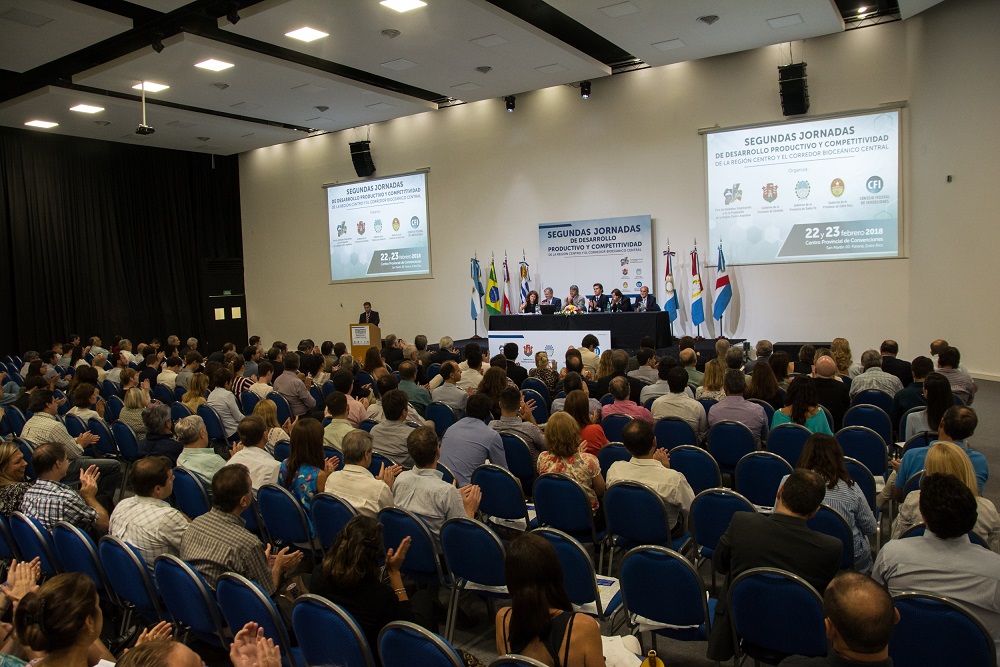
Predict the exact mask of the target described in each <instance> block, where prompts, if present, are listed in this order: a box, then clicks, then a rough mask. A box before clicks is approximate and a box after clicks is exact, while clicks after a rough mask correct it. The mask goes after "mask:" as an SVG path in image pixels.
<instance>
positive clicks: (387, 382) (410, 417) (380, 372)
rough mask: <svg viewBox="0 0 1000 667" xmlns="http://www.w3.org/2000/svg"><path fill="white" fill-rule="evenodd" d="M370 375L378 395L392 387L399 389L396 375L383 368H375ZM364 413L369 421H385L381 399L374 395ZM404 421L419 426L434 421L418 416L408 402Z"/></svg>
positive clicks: (431, 423)
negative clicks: (407, 410)
mask: <svg viewBox="0 0 1000 667" xmlns="http://www.w3.org/2000/svg"><path fill="white" fill-rule="evenodd" d="M372 377H374V378H375V386H376V387H377V388H378V394H379V396H385V395H386V394H388V393H389V392H390V391H392V390H393V389H399V381H398V380H397V379H396V375H395V374H394V373H390V372H389V371H387V370H385V369H384V368H377V369H375V373H374V374H373V376H372ZM366 414H367V416H366V417H365V418H366V419H369V420H371V421H376V422H383V421H385V411H384V410H383V409H382V400H381V399H380V398H376V397H374V396H373V397H372V398H370V399H369V403H368V408H367V413H366ZM406 421H408V422H410V423H411V424H417V425H419V426H424V425H430V426H433V425H434V422H431V421H427V420H426V419H424V418H423V417H421V416H420V413H419V412H417V409H416V408H415V407H413V403H410V404H409V413H408V414H407V415H406Z"/></svg>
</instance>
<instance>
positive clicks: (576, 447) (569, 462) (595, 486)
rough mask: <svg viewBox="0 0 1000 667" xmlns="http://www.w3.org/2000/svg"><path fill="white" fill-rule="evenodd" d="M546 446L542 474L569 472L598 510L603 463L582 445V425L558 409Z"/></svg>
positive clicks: (540, 461)
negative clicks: (584, 449)
mask: <svg viewBox="0 0 1000 667" xmlns="http://www.w3.org/2000/svg"><path fill="white" fill-rule="evenodd" d="M450 432H451V431H450V430H449V433H450ZM445 435H447V434H445ZM545 449H546V451H544V452H542V453H541V454H539V455H538V463H537V469H538V474H539V475H543V474H545V473H547V472H561V473H565V474H567V475H569V476H570V477H572V478H573V479H575V480H576V481H577V482H579V483H580V486H582V487H583V490H584V491H585V492H586V494H587V498H589V499H590V509H591V510H593V511H595V512H596V511H597V509H598V507H599V506H600V498H603V497H604V489H605V484H604V476H603V475H602V474H601V464H600V463H598V461H597V457H596V456H594V455H593V454H588V453H587V452H585V451H583V450H582V448H581V447H580V425H579V424H578V423H577V421H576V420H575V419H573V417H571V416H570V415H569V414H568V413H565V412H557V413H555V414H554V415H552V416H551V417H549V421H548V422H546V424H545Z"/></svg>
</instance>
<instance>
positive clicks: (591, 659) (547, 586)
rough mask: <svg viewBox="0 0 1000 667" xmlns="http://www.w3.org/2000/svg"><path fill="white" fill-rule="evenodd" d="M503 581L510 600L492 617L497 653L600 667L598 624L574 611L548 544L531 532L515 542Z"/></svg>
mask: <svg viewBox="0 0 1000 667" xmlns="http://www.w3.org/2000/svg"><path fill="white" fill-rule="evenodd" d="M504 578H505V579H506V582H507V589H508V591H510V598H511V600H510V606H509V607H503V608H501V609H500V610H499V611H497V615H496V631H495V637H496V647H497V654H498V655H507V654H517V655H524V656H527V657H529V658H533V659H535V660H538V661H539V662H541V663H542V664H545V665H548V664H553V665H559V666H562V667H568V666H569V665H603V664H604V649H603V645H602V643H601V642H602V640H601V626H600V625H599V624H598V623H597V621H596V620H594V619H593V618H592V617H590V616H588V615H587V614H584V613H576V612H574V611H573V605H572V603H571V602H570V599H569V595H567V593H566V586H565V584H564V583H563V570H562V565H561V564H560V561H559V556H558V554H557V553H556V550H555V547H553V546H552V544H551V543H549V542H548V541H547V540H545V538H543V537H540V536H538V535H534V534H532V533H524V534H522V535H519V536H517V537H516V538H514V540H513V541H512V542H511V543H510V546H509V547H508V549H507V556H506V559H505V560H504Z"/></svg>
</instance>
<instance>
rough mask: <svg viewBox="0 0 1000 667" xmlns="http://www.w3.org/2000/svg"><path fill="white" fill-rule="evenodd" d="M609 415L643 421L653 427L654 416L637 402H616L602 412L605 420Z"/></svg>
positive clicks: (606, 406) (626, 400)
mask: <svg viewBox="0 0 1000 667" xmlns="http://www.w3.org/2000/svg"><path fill="white" fill-rule="evenodd" d="M608 415H625V416H626V417H631V418H632V419H641V420H642V421H644V422H646V423H648V424H649V425H650V426H652V425H653V414H652V413H651V412H650V411H649V410H647V409H646V408H644V407H642V406H641V405H639V404H638V403H636V402H635V401H630V400H628V399H625V400H624V401H619V400H616V401H615V402H614V403H612V404H611V405H605V406H604V409H602V410H601V418H602V419H603V418H604V417H607V416H608Z"/></svg>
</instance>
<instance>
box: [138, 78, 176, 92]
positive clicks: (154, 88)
mask: <svg viewBox="0 0 1000 667" xmlns="http://www.w3.org/2000/svg"><path fill="white" fill-rule="evenodd" d="M169 87H170V86H167V85H164V84H162V83H153V82H152V81H143V82H142V83H137V84H135V85H134V86H132V89H133V90H145V91H146V92H147V93H158V92H160V91H161V90H166V89H167V88H169Z"/></svg>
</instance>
